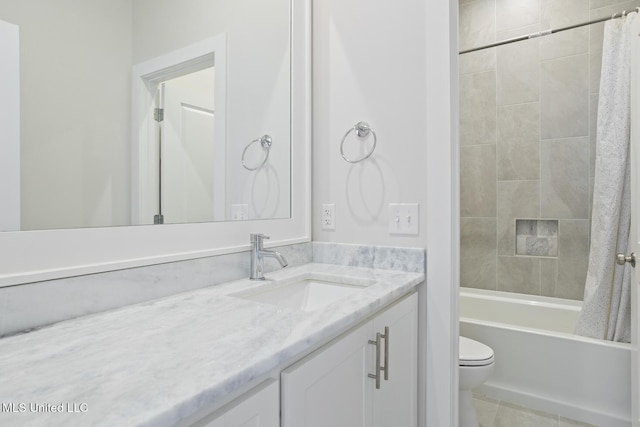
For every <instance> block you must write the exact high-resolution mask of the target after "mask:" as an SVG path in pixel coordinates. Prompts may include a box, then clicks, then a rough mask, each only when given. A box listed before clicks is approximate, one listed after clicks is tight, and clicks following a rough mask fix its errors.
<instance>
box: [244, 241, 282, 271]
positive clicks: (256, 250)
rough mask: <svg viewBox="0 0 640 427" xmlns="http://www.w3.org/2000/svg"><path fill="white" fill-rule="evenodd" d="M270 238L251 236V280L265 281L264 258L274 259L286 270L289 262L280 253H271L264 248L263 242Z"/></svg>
mask: <svg viewBox="0 0 640 427" xmlns="http://www.w3.org/2000/svg"><path fill="white" fill-rule="evenodd" d="M268 238H269V236H265V235H264V234H251V275H250V276H249V279H251V280H264V271H263V268H262V261H263V258H264V257H266V256H268V257H273V258H275V259H277V260H278V262H279V263H280V265H281V266H282V268H285V267H286V266H287V265H288V264H287V260H286V259H285V258H284V257H283V256H282V254H281V253H280V252H278V251H269V250H266V249H264V248H263V247H262V244H263V240H264V239H268Z"/></svg>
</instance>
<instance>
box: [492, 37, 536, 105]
mask: <svg viewBox="0 0 640 427" xmlns="http://www.w3.org/2000/svg"><path fill="white" fill-rule="evenodd" d="M539 52H540V42H539V40H538V39H532V40H527V41H523V42H519V43H513V44H509V45H505V46H500V47H499V48H498V63H497V64H498V66H497V71H496V82H497V103H498V106H502V105H512V104H522V103H525V102H535V101H538V99H539V88H540V84H539V68H540V67H539V66H538V63H539V62H538V61H539V60H538V57H539Z"/></svg>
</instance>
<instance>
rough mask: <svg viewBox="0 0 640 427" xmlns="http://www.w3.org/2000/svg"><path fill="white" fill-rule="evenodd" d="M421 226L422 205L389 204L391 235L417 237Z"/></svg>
mask: <svg viewBox="0 0 640 427" xmlns="http://www.w3.org/2000/svg"><path fill="white" fill-rule="evenodd" d="M419 225H420V205H418V204H417V203H389V234H403V235H410V236H414V235H415V236H417V235H418V232H419V229H420V228H419Z"/></svg>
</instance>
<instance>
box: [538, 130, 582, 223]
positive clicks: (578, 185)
mask: <svg viewBox="0 0 640 427" xmlns="http://www.w3.org/2000/svg"><path fill="white" fill-rule="evenodd" d="M540 151H541V153H540V169H541V172H540V190H541V194H540V210H541V215H542V217H543V218H573V219H587V218H588V217H589V139H588V138H570V139H560V140H548V141H542V143H541V145H540Z"/></svg>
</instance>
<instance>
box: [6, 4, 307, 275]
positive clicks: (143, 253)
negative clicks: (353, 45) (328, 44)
mask: <svg viewBox="0 0 640 427" xmlns="http://www.w3.org/2000/svg"><path fill="white" fill-rule="evenodd" d="M291 16H292V20H291V22H292V29H291V34H292V37H291V218H289V219H273V220H259V221H235V222H212V223H200V224H165V225H144V226H130V227H103V228H84V229H66V230H43V231H21V232H3V233H0V287H2V286H12V285H17V284H22V283H30V282H37V281H43V280H51V279H57V278H61V277H69V276H78V275H83V274H91V273H98V272H104V271H111V270H119V269H124V268H132V267H140V266H145V265H152V264H159V263H165V262H173V261H181V260H186V259H193V258H202V257H207V256H213V255H219V254H223V253H233V252H241V251H246V250H249V234H250V233H264V234H266V235H269V236H271V240H269V245H268V246H278V245H286V244H294V243H303V242H308V241H310V240H311V227H310V224H311V162H310V159H311V0H292V7H291Z"/></svg>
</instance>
